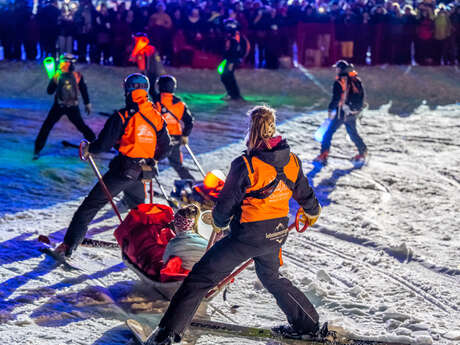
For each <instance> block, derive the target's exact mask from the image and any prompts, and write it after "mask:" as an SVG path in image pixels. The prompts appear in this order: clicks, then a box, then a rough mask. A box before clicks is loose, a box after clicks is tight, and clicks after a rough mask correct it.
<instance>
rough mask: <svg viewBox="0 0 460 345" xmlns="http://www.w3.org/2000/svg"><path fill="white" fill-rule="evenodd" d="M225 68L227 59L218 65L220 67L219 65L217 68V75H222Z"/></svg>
mask: <svg viewBox="0 0 460 345" xmlns="http://www.w3.org/2000/svg"><path fill="white" fill-rule="evenodd" d="M225 66H227V59H225V60H224V61H222V62H221V63H220V65H219V67H217V73H219V74H222V73H224V69H225Z"/></svg>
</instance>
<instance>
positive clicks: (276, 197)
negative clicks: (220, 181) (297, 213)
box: [212, 138, 319, 236]
mask: <svg viewBox="0 0 460 345" xmlns="http://www.w3.org/2000/svg"><path fill="white" fill-rule="evenodd" d="M274 139H275V138H274ZM271 147H272V149H267V148H265V149H264V148H261V149H260V150H257V151H256V152H254V153H253V154H252V155H246V154H244V155H242V156H239V157H237V158H236V159H235V160H233V162H232V165H231V168H230V171H229V173H228V175H227V179H226V180H225V184H224V188H223V189H222V191H221V192H220V194H219V198H218V199H217V203H216V206H215V207H214V209H213V211H212V215H213V219H214V222H215V224H216V225H217V226H218V227H225V226H227V225H228V224H229V223H230V221H231V220H232V217H233V221H232V225H231V229H232V232H233V231H236V232H237V233H238V232H240V231H242V230H243V232H245V233H246V232H247V231H249V232H251V231H253V233H256V232H260V233H265V232H266V231H271V230H273V229H274V228H275V227H276V226H277V225H278V224H279V219H280V218H281V219H283V220H284V221H286V222H287V215H288V213H289V199H290V198H291V196H292V198H294V199H295V200H296V201H297V202H298V203H299V205H300V206H301V207H302V208H303V209H304V210H305V212H306V213H308V214H317V213H318V212H319V203H318V200H317V199H316V197H315V193H314V191H313V189H312V188H311V187H310V185H309V183H308V180H307V179H306V177H305V175H304V174H303V172H302V164H301V162H300V160H299V159H298V158H297V156H295V155H294V154H292V153H291V152H290V148H289V145H288V144H287V142H286V141H285V140H281V141H280V142H279V143H278V144H273V145H271ZM246 230H247V231H246ZM248 236H252V235H249V234H248Z"/></svg>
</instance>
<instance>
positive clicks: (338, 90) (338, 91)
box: [328, 75, 364, 111]
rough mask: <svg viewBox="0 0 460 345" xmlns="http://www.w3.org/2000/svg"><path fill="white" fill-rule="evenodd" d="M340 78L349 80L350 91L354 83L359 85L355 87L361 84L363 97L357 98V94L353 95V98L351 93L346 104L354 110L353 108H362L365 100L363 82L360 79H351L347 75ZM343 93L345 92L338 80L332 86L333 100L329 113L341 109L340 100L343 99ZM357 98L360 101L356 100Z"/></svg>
mask: <svg viewBox="0 0 460 345" xmlns="http://www.w3.org/2000/svg"><path fill="white" fill-rule="evenodd" d="M339 77H340V78H347V86H348V88H349V89H350V83H352V82H353V83H357V84H355V85H358V83H359V87H360V88H361V91H362V97H359V96H355V94H353V96H352V94H351V92H350V91H349V93H348V97H347V99H346V100H345V104H347V105H349V106H351V108H352V109H353V108H361V107H362V106H363V104H362V102H363V98H364V89H363V86H362V83H361V80H360V79H359V78H357V77H349V76H347V75H339ZM343 93H344V91H343V89H342V86H341V85H340V82H339V81H338V80H336V81H335V82H334V85H333V86H332V99H331V102H330V103H329V107H328V110H329V111H333V110H335V109H337V108H338V107H339V103H340V99H341V98H342V94H343ZM356 95H357V94H356ZM356 97H357V98H358V100H356V99H355V98H356ZM355 103H356V104H355Z"/></svg>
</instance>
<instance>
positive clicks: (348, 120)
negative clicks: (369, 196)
mask: <svg viewBox="0 0 460 345" xmlns="http://www.w3.org/2000/svg"><path fill="white" fill-rule="evenodd" d="M332 67H334V68H335V69H336V74H337V77H336V80H335V81H334V84H333V88H332V99H331V102H330V103H329V107H328V118H327V119H326V120H325V121H324V123H323V124H322V125H321V126H320V128H319V129H318V130H317V132H316V133H315V140H316V141H319V142H320V143H321V152H320V154H319V155H318V156H317V157H316V158H315V159H314V161H315V162H318V163H320V164H322V165H326V164H327V160H328V157H329V150H330V147H331V142H332V137H333V135H334V133H335V132H336V131H337V130H338V129H339V128H340V127H341V126H342V125H345V128H346V130H347V133H348V135H349V137H350V139H351V140H352V141H353V143H354V144H355V145H356V148H357V149H358V154H356V155H355V156H354V157H352V158H351V161H352V162H354V163H355V164H361V165H362V164H364V163H365V162H366V158H367V156H368V152H367V146H366V144H365V143H364V141H363V139H362V138H361V136H360V135H359V133H358V129H357V121H358V118H359V116H360V115H361V113H362V111H363V108H364V96H365V94H364V87H363V84H362V81H361V79H360V78H358V73H357V72H356V70H355V68H354V66H353V65H352V64H350V63H348V62H347V61H345V60H339V61H337V62H336V63H335V64H334V65H333V66H332Z"/></svg>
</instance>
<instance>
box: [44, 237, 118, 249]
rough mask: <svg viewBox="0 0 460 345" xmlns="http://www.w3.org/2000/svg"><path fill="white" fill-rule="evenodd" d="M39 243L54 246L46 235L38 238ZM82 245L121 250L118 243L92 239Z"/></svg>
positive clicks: (86, 240) (87, 239) (85, 240)
mask: <svg viewBox="0 0 460 345" xmlns="http://www.w3.org/2000/svg"><path fill="white" fill-rule="evenodd" d="M38 241H39V242H42V243H44V244H47V245H49V246H51V245H52V241H51V239H50V238H49V237H48V236H46V235H39V236H38ZM81 245H82V246H84V247H90V248H111V249H118V248H119V246H118V243H117V242H109V241H103V240H95V239H92V238H85V239H84V240H83V242H82V243H81Z"/></svg>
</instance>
